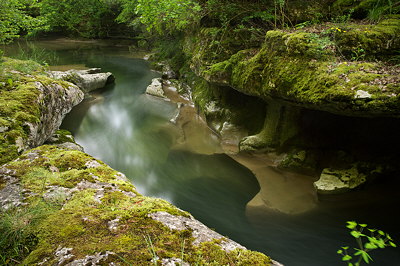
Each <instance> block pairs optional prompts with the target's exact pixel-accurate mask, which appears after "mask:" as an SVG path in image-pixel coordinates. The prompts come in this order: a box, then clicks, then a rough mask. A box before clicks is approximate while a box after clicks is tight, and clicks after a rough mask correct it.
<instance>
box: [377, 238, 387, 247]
mask: <svg viewBox="0 0 400 266" xmlns="http://www.w3.org/2000/svg"><path fill="white" fill-rule="evenodd" d="M376 244H377V245H378V247H380V248H385V247H386V245H385V241H384V240H383V239H378V241H377V242H376Z"/></svg>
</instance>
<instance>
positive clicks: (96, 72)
mask: <svg viewBox="0 0 400 266" xmlns="http://www.w3.org/2000/svg"><path fill="white" fill-rule="evenodd" d="M50 76H52V77H53V78H55V79H61V80H65V81H69V82H72V83H74V84H75V85H77V86H78V87H79V88H81V89H82V90H83V91H84V92H85V93H87V92H90V91H93V90H97V89H101V88H104V87H105V86H106V85H107V84H109V83H111V82H113V81H114V80H115V77H114V76H113V74H112V73H111V72H101V69H100V68H90V69H87V70H74V69H72V70H68V71H51V72H50Z"/></svg>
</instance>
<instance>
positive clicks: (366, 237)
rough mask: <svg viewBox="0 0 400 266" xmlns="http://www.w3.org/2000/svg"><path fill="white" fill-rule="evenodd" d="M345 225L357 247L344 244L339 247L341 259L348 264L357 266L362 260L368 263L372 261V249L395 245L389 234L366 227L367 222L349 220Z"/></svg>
mask: <svg viewBox="0 0 400 266" xmlns="http://www.w3.org/2000/svg"><path fill="white" fill-rule="evenodd" d="M346 227H347V228H349V229H350V230H351V231H350V235H351V236H353V237H354V238H355V240H356V241H357V248H351V249H350V248H349V247H348V246H345V247H342V248H340V249H339V250H338V251H337V253H338V254H339V255H341V256H342V261H344V262H346V263H347V265H348V266H359V265H360V264H361V263H362V262H365V263H367V264H368V263H369V262H370V261H373V259H372V257H371V256H370V252H371V251H372V250H375V249H383V248H386V247H396V244H395V243H394V242H393V239H392V238H391V237H390V235H389V234H387V233H385V232H383V231H381V230H377V229H370V228H367V224H358V223H356V222H353V221H349V222H347V226H346ZM366 231H368V232H367V234H365V232H366ZM363 232H364V233H363Z"/></svg>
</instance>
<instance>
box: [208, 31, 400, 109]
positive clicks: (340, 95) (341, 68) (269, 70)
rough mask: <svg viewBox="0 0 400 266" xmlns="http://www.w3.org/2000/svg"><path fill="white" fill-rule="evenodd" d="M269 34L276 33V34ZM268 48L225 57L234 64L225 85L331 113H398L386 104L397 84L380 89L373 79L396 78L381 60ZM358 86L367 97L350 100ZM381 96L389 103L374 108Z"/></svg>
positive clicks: (251, 93) (396, 93) (262, 96)
mask: <svg viewBox="0 0 400 266" xmlns="http://www.w3.org/2000/svg"><path fill="white" fill-rule="evenodd" d="M281 36H282V35H281ZM273 37H274V38H276V34H274V35H273ZM274 42H275V41H274ZM271 49H272V47H270V46H269V44H268V42H267V44H266V45H265V46H264V47H263V48H262V49H261V50H260V51H259V52H258V53H256V54H255V55H254V56H253V57H250V58H248V59H246V58H245V59H243V57H239V58H241V59H240V60H238V61H232V62H230V64H231V65H232V66H233V67H232V72H231V77H230V79H229V80H230V82H229V85H230V86H232V87H234V88H235V89H237V90H239V91H241V92H243V93H245V94H250V95H254V96H258V97H261V98H264V99H265V100H268V99H271V98H279V99H282V100H286V101H288V102H290V103H294V104H297V105H299V106H304V107H310V108H313V109H319V110H325V111H330V112H334V113H342V114H343V113H345V114H352V113H353V114H359V113H361V111H362V112H365V113H368V112H370V113H388V114H392V115H398V113H399V111H400V110H399V108H398V107H396V106H395V105H394V104H391V102H392V101H393V99H392V97H389V95H391V93H395V95H398V92H399V88H400V85H399V84H398V83H397V84H396V83H395V84H392V85H391V87H390V92H389V89H388V88H386V89H385V90H382V89H380V90H379V89H378V87H379V86H376V85H374V84H373V83H378V82H377V81H378V80H393V79H394V80H395V79H396V75H395V74H391V73H384V71H382V69H384V65H383V64H382V63H376V62H371V63H366V62H337V61H315V60H313V59H310V58H307V57H301V56H300V57H298V56H290V55H288V54H287V53H283V54H280V53H277V52H276V51H275V48H273V50H271ZM278 50H279V49H278ZM215 69H216V68H214V70H215ZM359 89H362V90H365V91H368V92H369V93H371V94H372V99H371V100H369V101H362V102H360V101H355V99H354V97H355V92H356V91H357V90H359ZM394 98H396V99H398V96H396V97H394ZM382 101H385V102H386V103H388V104H387V105H386V106H385V108H384V109H381V110H379V108H380V107H381V102H382ZM373 106H375V107H373ZM353 111H354V112H353Z"/></svg>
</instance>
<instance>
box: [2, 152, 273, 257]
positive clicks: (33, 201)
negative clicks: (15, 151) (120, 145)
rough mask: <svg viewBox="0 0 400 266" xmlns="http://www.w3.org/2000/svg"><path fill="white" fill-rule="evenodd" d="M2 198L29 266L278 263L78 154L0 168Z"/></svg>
mask: <svg viewBox="0 0 400 266" xmlns="http://www.w3.org/2000/svg"><path fill="white" fill-rule="evenodd" d="M0 195H1V197H0V214H2V215H1V216H0V217H2V216H3V215H6V216H8V217H9V216H18V217H20V219H24V221H25V223H24V225H23V226H22V227H21V228H19V229H16V230H22V231H21V237H20V239H19V240H18V241H20V242H19V244H20V245H23V246H24V247H26V248H25V249H24V251H23V252H25V254H24V255H25V256H23V258H22V259H23V262H22V263H23V264H26V265H33V264H40V265H84V264H85V262H86V263H89V262H97V263H99V264H102V265H103V264H104V265H119V264H125V263H129V264H131V265H149V264H153V263H154V264H157V265H174V264H171V263H173V262H178V263H180V265H193V264H199V265H209V264H212V265H227V264H229V263H233V264H235V265H280V264H278V263H276V262H274V261H272V260H271V259H270V258H269V257H267V256H265V255H264V254H262V253H258V252H254V251H249V250H247V249H246V248H245V247H243V246H241V245H240V244H238V243H235V242H234V241H232V240H230V239H227V238H226V237H223V236H222V235H220V234H218V233H216V232H214V231H212V230H211V229H209V228H207V227H206V226H205V225H204V224H202V223H201V222H199V221H197V220H196V219H194V218H193V217H192V216H191V215H190V214H189V213H187V212H184V211H182V210H180V209H178V208H177V207H175V206H173V205H172V204H170V203H168V202H166V201H164V200H162V199H157V198H150V197H145V196H142V195H140V194H139V193H138V192H137V190H136V189H135V187H134V186H133V185H132V184H131V183H130V182H129V181H128V180H127V178H126V177H125V176H124V175H123V174H122V173H119V172H117V171H115V170H113V169H111V168H110V167H108V166H107V165H105V164H104V163H103V162H101V161H98V160H96V159H94V158H93V157H91V156H89V155H87V154H85V153H83V152H80V151H77V150H69V149H67V148H62V147H56V146H53V145H43V146H40V147H38V148H35V149H32V150H29V151H27V152H25V153H24V154H23V155H22V156H20V157H19V158H18V159H17V160H15V161H12V162H10V163H8V164H5V165H3V166H2V167H1V168H0ZM34 211H35V212H36V213H38V212H40V216H37V215H36V216H35V215H33V214H34ZM33 220H34V222H33ZM25 232H31V233H30V234H29V233H25ZM32 239H34V241H32ZM10 241H12V240H10ZM4 252H7V251H4ZM85 265H86V264H85ZM93 265H98V264H93Z"/></svg>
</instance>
